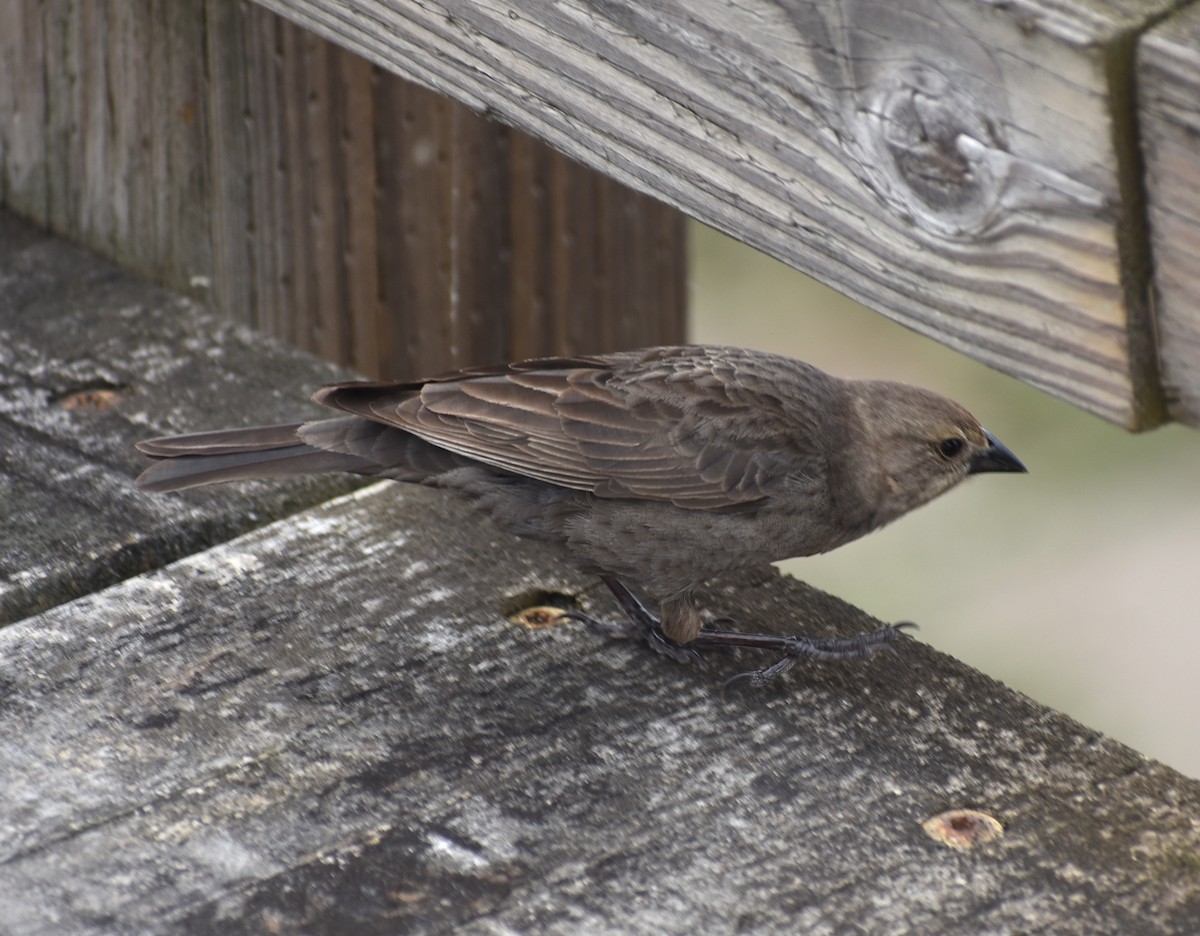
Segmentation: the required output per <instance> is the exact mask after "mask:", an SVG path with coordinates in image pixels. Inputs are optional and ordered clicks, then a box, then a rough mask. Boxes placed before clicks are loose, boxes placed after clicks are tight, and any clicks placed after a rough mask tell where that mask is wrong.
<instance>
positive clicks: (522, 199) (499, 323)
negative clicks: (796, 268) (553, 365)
mask: <svg viewBox="0 0 1200 936" xmlns="http://www.w3.org/2000/svg"><path fill="white" fill-rule="evenodd" d="M519 137H520V134H518V133H516V132H515V131H512V130H510V129H509V128H507V127H504V126H501V125H500V124H496V123H493V122H490V121H487V120H484V119H481V118H480V117H478V116H476V115H475V114H473V113H471V112H470V111H469V110H468V109H467V108H465V107H463V106H461V105H459V104H456V103H454V102H451V101H449V100H447V99H445V98H443V97H441V96H439V95H435V94H433V93H431V92H429V91H427V90H425V89H423V88H420V87H417V86H415V85H411V84H408V83H407V82H404V81H402V80H401V79H399V78H397V77H396V76H394V75H392V74H390V73H387V72H382V71H380V70H378V69H376V68H373V67H372V66H371V65H370V64H369V63H367V62H366V61H364V60H363V59H360V58H358V57H357V56H355V55H353V54H351V53H349V52H346V51H343V50H341V49H339V48H338V47H336V46H334V45H331V44H329V43H327V42H326V41H324V40H323V39H320V38H318V37H316V36H314V35H313V34H311V33H306V32H305V31H303V30H302V29H300V28H299V27H297V26H295V25H293V24H291V23H290V22H288V21H287V20H283V19H280V18H279V17H277V16H275V15H274V14H273V13H271V12H270V11H268V10H266V9H264V8H262V7H258V6H254V5H250V4H244V3H241V2H239V0H132V2H125V0H98V2H95V3H85V4H82V5H80V4H75V3H71V2H68V0H50V2H42V0H18V2H14V3H8V4H3V5H0V199H2V200H3V202H4V203H5V204H6V205H8V206H10V207H12V208H13V209H15V210H17V211H19V212H20V213H22V214H24V215H26V216H27V217H30V218H32V219H34V220H35V221H37V222H38V223H41V224H43V225H47V226H49V227H50V228H52V229H53V230H55V231H58V232H60V233H64V234H67V235H69V236H70V237H72V238H73V239H75V240H78V241H79V242H81V243H84V244H86V245H88V246H91V247H93V248H95V249H98V250H100V251H102V252H103V253H104V254H106V255H107V256H109V257H113V258H115V259H116V260H117V261H118V262H119V263H121V264H122V265H124V266H125V267H126V268H128V269H131V270H134V271H136V272H138V273H140V274H141V275H143V276H147V277H150V278H152V279H154V280H155V281H157V282H160V283H163V284H166V285H168V286H170V287H172V288H173V289H176V290H180V291H183V292H186V293H188V294H189V295H191V296H192V297H193V298H196V299H198V300H200V301H204V302H206V303H207V304H209V305H210V306H213V307H214V308H216V309H217V310H218V311H221V312H223V313H224V314H227V315H230V316H232V317H234V318H235V319H236V320H238V321H241V322H244V323H246V324H249V325H252V326H254V327H258V328H262V329H264V330H266V331H267V332H268V333H270V334H272V335H274V336H276V337H279V338H282V339H284V340H286V341H288V342H289V343H291V344H294V345H296V346H298V347H304V348H307V349H310V350H314V351H317V352H318V353H321V354H322V355H323V356H326V357H329V358H331V359H334V360H337V361H341V362H343V363H347V364H350V365H352V366H354V367H356V368H357V369H358V370H360V371H362V372H364V373H369V374H372V375H381V374H390V375H393V376H411V375H413V374H415V373H417V372H421V373H424V372H426V371H428V370H440V369H444V368H449V367H451V366H455V365H462V364H467V363H480V362H482V361H488V362H491V361H496V360H504V359H509V358H516V357H524V356H532V355H535V354H540V353H553V352H564V351H594V350H602V349H612V348H614V347H616V345H615V344H613V343H612V342H613V340H614V339H615V338H616V337H617V336H628V338H629V342H628V343H630V344H633V345H648V344H656V343H662V342H665V341H678V340H680V339H681V338H682V336H683V327H684V310H685V299H686V284H685V278H684V270H683V262H684V261H683V254H684V227H683V219H682V217H681V216H680V215H679V214H678V212H676V211H674V210H673V209H670V208H668V207H667V206H665V205H663V204H661V203H659V202H656V201H654V200H653V199H649V198H646V197H644V196H641V195H637V194H635V193H630V192H629V191H628V190H627V189H625V188H624V187H623V186H621V185H620V184H619V183H617V182H614V181H612V180H610V179H607V178H605V177H603V176H599V175H597V174H596V173H594V172H592V171H590V170H587V169H585V168H583V167H582V166H580V165H578V164H576V163H573V162H572V161H570V160H568V159H566V158H565V157H563V156H561V155H559V154H557V153H555V152H554V151H552V150H550V149H548V148H546V147H544V145H543V144H540V143H535V142H533V141H525V142H518V143H517V144H516V147H517V148H521V147H533V148H535V149H537V150H539V151H540V152H539V157H538V158H537V159H536V160H534V161H532V162H530V161H525V162H511V161H510V160H509V158H508V154H509V152H510V150H511V149H513V148H514V144H513V141H514V140H518V139H519ZM530 166H534V167H536V170H535V171H536V174H535V175H532V176H531V175H530V174H529V170H530ZM576 189H579V190H581V191H583V192H585V193H587V197H588V198H589V199H594V200H595V207H596V208H597V210H595V211H592V212H591V213H587V214H578V215H575V214H573V211H572V210H573V208H574V207H575V205H574V200H575V198H576V195H575V194H574V193H575V190H576ZM531 190H536V191H538V192H540V193H541V195H540V197H541V198H542V200H543V202H544V204H545V205H547V206H548V207H549V208H550V209H551V211H550V212H549V214H548V215H547V216H546V220H547V222H548V223H547V224H546V225H543V226H538V225H522V224H520V223H519V220H520V215H521V214H522V212H524V211H525V210H526V209H525V207H524V206H525V204H526V202H527V201H528V200H529V198H530V197H531ZM610 206H611V207H610ZM601 226H605V227H604V229H601ZM532 236H536V237H539V238H541V239H540V241H539V242H537V243H535V244H528V243H518V242H517V241H516V238H517V237H532ZM598 241H599V242H602V241H611V242H620V243H625V244H628V245H629V249H628V251H627V252H618V253H615V254H613V255H612V256H610V257H609V260H610V262H611V265H610V266H608V267H606V268H605V269H604V270H602V271H600V270H597V269H595V268H594V267H593V265H592V263H591V259H590V255H589V254H588V253H587V252H586V248H588V247H590V246H591V245H592V244H594V243H595V242H598ZM664 244H666V245H669V249H667V250H664V249H663V247H664ZM577 245H578V246H577ZM517 251H520V255H521V256H522V257H526V258H527V257H530V256H533V257H538V258H541V262H542V267H541V271H542V272H543V274H544V279H543V280H542V281H537V282H536V283H535V286H534V289H535V290H543V289H549V290H550V291H551V295H549V296H546V297H544V299H543V306H544V311H543V313H542V314H544V315H545V316H546V317H547V318H548V319H549V322H550V323H551V326H552V327H551V328H549V329H546V330H544V331H541V332H537V333H530V332H529V330H528V329H526V328H525V327H524V325H523V322H524V318H525V316H526V315H527V311H526V309H525V308H524V307H523V306H518V305H517V300H519V299H524V298H525V297H526V295H527V293H528V291H529V290H530V285H529V283H528V282H526V280H525V279H524V277H525V276H526V275H527V273H528V265H518V264H517V263H516V262H515V256H516V252H517ZM647 267H649V268H650V270H651V273H652V277H651V278H652V281H653V287H652V288H649V287H648V286H647V277H646V276H645V275H644V272H643V271H645V270H646V269H647ZM563 297H569V300H570V301H562V298H563ZM572 316H573V317H574V320H570V319H571V317H572Z"/></svg>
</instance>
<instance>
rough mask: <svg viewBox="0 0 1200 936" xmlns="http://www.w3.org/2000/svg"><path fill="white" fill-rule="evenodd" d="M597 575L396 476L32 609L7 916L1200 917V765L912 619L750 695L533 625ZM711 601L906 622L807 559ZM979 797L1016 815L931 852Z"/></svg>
mask: <svg viewBox="0 0 1200 936" xmlns="http://www.w3.org/2000/svg"><path fill="white" fill-rule="evenodd" d="M464 530H470V531H471V535H466V536H464V535H462V531H464ZM584 584H585V583H584V582H583V581H582V580H581V579H580V578H579V576H578V575H577V574H576V573H574V572H572V571H571V570H570V569H567V568H564V567H563V566H561V565H560V564H559V563H558V561H557V560H556V559H555V558H554V557H553V556H552V555H551V554H550V553H549V552H548V551H546V550H544V549H541V548H538V547H531V546H529V545H528V544H523V543H518V542H517V541H515V540H514V539H512V538H511V537H509V536H507V535H505V534H502V533H500V532H498V531H496V530H495V529H493V528H491V527H490V526H489V525H488V524H487V523H485V522H481V521H480V520H478V519H477V518H476V517H475V516H474V515H473V514H472V513H470V512H469V511H468V510H467V509H465V508H464V507H462V506H461V505H457V504H456V503H455V502H453V501H452V500H450V499H449V498H447V497H446V496H445V495H443V494H440V493H439V492H434V491H425V490H408V489H403V488H401V487H399V486H395V485H380V486H377V487H373V488H369V489H366V490H364V491H363V492H361V493H360V494H358V495H353V496H350V497H349V498H347V499H343V500H338V501H334V502H331V503H329V504H327V505H324V506H322V507H319V508H316V509H313V510H310V511H306V512H304V513H301V514H297V515H295V516H294V517H292V518H290V519H287V520H284V521H280V522H279V523H276V524H272V525H270V526H268V527H264V528H263V529H261V530H259V531H256V532H254V533H251V534H249V535H247V536H246V537H243V538H240V539H237V540H234V541H232V542H230V543H228V544H226V545H224V546H220V547H217V548H214V549H212V550H210V551H206V552H203V553H200V554H198V555H196V556H193V557H190V558H188V559H186V560H183V561H181V562H179V563H176V564H174V565H172V566H170V567H167V568H165V569H162V570H160V571H158V572H154V573H150V574H147V575H144V576H139V577H137V578H134V579H131V580H130V581H128V582H126V583H123V584H121V585H119V586H116V587H114V588H112V589H109V590H106V591H103V592H99V593H97V594H94V595H90V596H88V597H86V598H83V599H80V600H78V601H75V602H72V603H70V604H68V605H64V606H62V607H59V608H56V609H54V610H52V611H48V612H46V613H45V614H42V615H39V616H37V617H33V618H30V619H27V620H25V621H22V622H20V623H19V624H16V625H14V626H11V627H9V628H6V629H5V630H3V631H0V687H3V700H4V705H3V708H2V709H0V737H2V738H3V739H4V741H3V742H2V744H0V748H2V753H3V756H0V783H3V788H4V790H5V796H4V797H3V800H2V801H0V829H3V830H4V836H3V844H2V846H0V863H2V864H0V867H3V871H4V873H3V874H0V907H2V908H3V911H4V919H5V923H6V925H7V926H8V927H9V928H10V931H12V932H16V933H20V934H23V936H34V934H41V933H46V934H50V933H53V934H56V936H57V934H59V933H63V932H73V933H90V932H110V933H111V932H114V931H115V932H130V933H133V932H138V933H147V932H151V933H179V932H186V933H190V934H197V933H214V934H215V933H221V934H229V933H255V932H264V931H267V932H272V933H296V934H299V933H304V934H320V933H329V934H334V933H348V932H354V933H395V932H405V933H441V932H446V931H448V930H450V929H454V928H458V927H470V929H469V931H472V932H491V933H497V932H499V933H545V932H551V933H568V932H570V933H583V932H586V933H596V932H604V933H648V932H655V933H668V934H673V933H695V932H698V931H704V932H714V931H716V932H730V931H734V930H741V931H753V932H756V933H798V932H799V933H836V932H845V931H847V929H848V928H849V929H853V930H856V931H859V932H920V933H928V934H952V933H953V934H966V933H980V932H1053V933H1056V934H1087V936H1103V934H1122V936H1124V934H1128V933H1134V932H1136V933H1139V934H1146V936H1150V934H1166V933H1171V934H1190V933H1192V932H1194V924H1195V920H1196V919H1197V914H1200V878H1198V877H1197V874H1196V870H1195V861H1194V856H1195V855H1196V854H1197V852H1198V850H1200V832H1198V831H1197V829H1196V826H1195V823H1194V816H1195V815H1196V812H1197V810H1198V809H1200V784H1198V783H1197V782H1196V781H1192V780H1188V779H1186V778H1184V777H1182V776H1180V775H1179V774H1176V773H1175V772H1173V771H1171V770H1169V769H1167V768H1165V767H1163V766H1161V765H1158V764H1155V763H1152V762H1149V761H1146V760H1145V759H1144V758H1142V757H1140V756H1139V755H1137V754H1136V753H1135V752H1133V751H1130V750H1129V749H1127V748H1124V747H1122V746H1120V745H1118V744H1115V743H1113V742H1110V741H1106V740H1104V739H1103V738H1101V737H1099V736H1098V735H1097V734H1096V733H1095V732H1093V731H1091V730H1089V729H1087V728H1084V727H1083V726H1081V725H1078V724H1076V723H1074V722H1072V721H1071V720H1070V719H1067V718H1065V717H1063V716H1061V715H1057V714H1055V713H1053V712H1049V711H1047V710H1045V709H1042V708H1040V707H1038V706H1037V705H1035V704H1033V703H1032V702H1030V701H1029V700H1028V699H1026V698H1023V697H1021V696H1019V695H1018V694H1016V693H1013V692H1011V691H1009V690H1007V689H1005V688H1004V687H1003V686H1001V685H999V684H997V683H995V682H994V681H992V680H989V679H987V678H986V677H984V676H982V675H980V674H979V673H975V672H972V671H970V670H968V669H967V668H965V667H964V666H962V665H961V664H958V663H955V662H954V661H952V660H950V659H948V658H946V657H944V656H941V655H939V654H936V653H934V652H933V651H931V650H930V649H929V648H927V647H924V646H922V645H920V644H918V643H916V642H914V641H911V640H905V641H903V643H902V644H901V645H899V646H898V648H897V651H896V652H895V653H893V654H887V655H884V656H882V657H880V658H877V659H875V660H872V661H870V662H868V663H865V664H859V665H839V664H825V665H809V666H804V667H802V668H801V669H800V670H798V671H797V673H798V675H797V676H795V677H790V678H788V679H786V680H784V681H783V682H781V683H780V684H779V685H777V686H773V687H772V688H771V689H770V690H769V691H765V692H758V693H732V694H730V695H729V696H728V697H726V698H724V699H723V698H722V696H721V693H720V691H719V685H720V680H721V679H722V678H723V677H725V676H727V675H728V674H729V673H730V672H731V671H732V670H734V669H736V668H737V667H738V665H739V664H738V663H737V662H736V661H733V660H728V659H725V660H722V659H714V660H713V661H711V662H710V664H709V666H707V667H705V668H703V669H701V668H697V667H682V666H679V665H677V664H674V663H672V662H670V661H668V660H665V659H663V658H661V657H657V656H655V655H654V654H652V653H650V652H648V651H647V650H646V649H645V648H644V647H642V646H640V645H629V644H623V643H621V642H605V641H604V640H602V639H600V638H597V637H596V636H595V635H592V634H590V633H588V632H587V630H586V629H585V628H583V627H582V626H578V625H574V626H562V627H552V628H543V629H539V630H526V629H523V628H521V627H519V626H517V625H514V624H512V623H511V622H508V621H506V620H505V618H504V616H503V613H502V612H503V611H504V610H505V609H506V608H508V607H511V606H512V604H513V603H514V596H519V595H520V594H522V593H529V592H532V591H537V590H547V591H551V592H557V593H560V594H564V595H567V596H578V597H579V598H580V600H581V601H582V602H584V603H585V604H586V605H587V606H589V607H591V608H592V609H593V610H595V611H596V612H598V613H601V614H604V615H611V614H614V613H615V609H614V608H613V607H612V606H611V605H610V604H609V603H608V602H607V601H604V602H594V601H593V596H592V595H591V594H590V593H584V592H582V591H581V589H582V588H583V586H584ZM708 601H709V603H710V605H711V607H712V608H713V609H714V611H731V612H733V613H735V614H738V615H739V616H743V617H745V618H746V619H751V620H756V621H769V622H777V623H778V624H780V625H782V626H789V627H791V626H802V627H803V628H804V629H806V630H808V631H809V632H812V633H819V634H828V633H831V632H838V633H850V632H852V631H856V630H860V629H869V628H871V627H873V626H875V622H872V621H871V620H870V619H869V618H867V617H866V616H865V615H863V614H861V613H860V612H857V611H854V610H853V609H851V608H849V607H847V606H845V605H843V604H841V603H840V602H838V601H836V600H835V599H832V598H830V597H828V596H823V595H821V594H819V593H817V592H814V591H812V590H811V589H807V588H805V587H804V586H802V585H800V584H799V583H797V582H795V581H794V580H784V579H782V578H771V579H766V580H758V581H743V582H741V583H737V584H733V583H730V584H729V585H727V586H726V587H723V588H719V589H717V590H714V591H712V592H709V594H708ZM516 603H518V604H519V603H520V602H519V599H518V600H516ZM785 622H786V623H785ZM792 622H803V624H802V625H798V624H794V623H792ZM742 665H744V662H743V664H742ZM952 807H971V808H974V809H977V810H981V811H983V812H985V813H986V814H988V815H991V816H994V817H995V818H996V819H997V820H998V821H999V822H1000V824H1001V825H1002V826H1003V828H1004V836H1003V837H1002V838H1001V839H1000V840H999V841H998V842H995V843H993V844H991V845H987V846H982V847H979V848H976V849H973V850H968V851H965V852H964V851H959V850H955V849H952V848H949V847H947V846H946V845H944V844H941V843H940V842H935V841H933V840H931V839H930V838H929V837H928V836H927V835H926V834H925V832H924V831H923V830H922V823H923V822H924V821H925V820H927V819H928V818H929V817H931V816H933V815H935V814H938V813H941V812H942V811H944V810H946V809H948V808H952Z"/></svg>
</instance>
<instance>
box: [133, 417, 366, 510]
mask: <svg viewBox="0 0 1200 936" xmlns="http://www.w3.org/2000/svg"><path fill="white" fill-rule="evenodd" d="M338 421H340V420H338ZM302 426H303V424H300V423H296V424H292V425H286V426H260V427H255V428H251V429H221V430H217V431H215V432H198V433H195V434H192V435H181V436H164V437H162V438H158V439H148V440H146V441H144V442H139V443H138V444H137V447H138V449H139V450H141V451H142V452H143V453H145V454H146V455H150V456H152V457H154V458H157V459H159V460H158V461H156V462H155V463H154V464H153V465H151V466H150V467H149V468H147V469H146V470H145V471H143V472H142V473H141V475H140V476H139V477H138V479H137V481H136V482H135V484H136V485H137V487H138V489H139V490H142V491H147V492H150V493H155V494H162V493H166V492H168V491H183V490H186V489H187V488H193V487H201V486H203V485H206V484H220V483H222V482H225V481H250V480H254V479H261V478H281V477H286V476H289V475H298V474H320V473H324V472H332V471H351V472H357V473H360V474H372V473H374V472H375V471H377V470H378V469H379V465H378V464H377V463H375V462H373V461H370V460H368V459H366V458H363V457H361V456H359V455H355V454H352V453H349V452H337V451H330V450H327V449H322V448H317V447H315V446H312V445H307V444H306V443H305V442H303V441H301V439H300V435H299V433H300V430H301V428H302Z"/></svg>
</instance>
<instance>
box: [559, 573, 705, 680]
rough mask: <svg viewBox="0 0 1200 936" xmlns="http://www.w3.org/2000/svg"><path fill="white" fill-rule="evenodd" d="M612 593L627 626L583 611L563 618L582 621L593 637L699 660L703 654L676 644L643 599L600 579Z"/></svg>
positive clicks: (566, 613)
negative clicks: (635, 642)
mask: <svg viewBox="0 0 1200 936" xmlns="http://www.w3.org/2000/svg"><path fill="white" fill-rule="evenodd" d="M601 580H602V581H603V582H604V584H605V585H607V586H608V588H609V591H611V592H612V593H613V595H614V596H615V597H616V599H617V602H618V603H619V604H620V605H621V610H623V611H624V612H625V616H626V617H627V618H628V619H629V621H628V623H627V624H625V625H623V626H622V625H617V624H609V623H607V622H605V621H601V620H598V619H596V618H594V617H592V616H591V615H590V614H584V613H583V612H582V611H564V612H563V613H562V617H564V618H568V619H570V620H572V621H579V622H580V623H582V624H584V625H585V626H586V627H587V629H588V630H590V631H591V632H592V633H594V634H600V635H601V636H603V637H610V638H615V639H617V640H644V641H646V643H648V644H649V645H650V648H651V649H652V650H654V652H655V653H661V654H663V656H668V657H670V658H671V659H672V660H676V661H677V662H679V663H693V662H698V661H699V660H700V654H699V653H697V652H696V651H695V650H694V649H693V648H692V647H691V646H684V645H683V644H678V643H676V642H675V641H673V640H672V639H671V638H670V637H668V636H667V635H666V634H664V633H663V629H662V622H661V621H659V619H658V616H657V615H656V614H655V613H654V612H653V611H651V610H650V609H649V608H647V607H646V606H645V605H644V604H642V602H641V600H640V599H639V598H638V597H637V595H635V594H634V593H633V592H631V591H630V590H629V589H628V588H626V587H625V586H624V585H622V584H621V583H620V582H619V581H618V580H617V579H615V578H613V577H611V576H607V575H605V576H601Z"/></svg>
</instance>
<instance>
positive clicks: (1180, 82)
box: [1138, 5, 1200, 426]
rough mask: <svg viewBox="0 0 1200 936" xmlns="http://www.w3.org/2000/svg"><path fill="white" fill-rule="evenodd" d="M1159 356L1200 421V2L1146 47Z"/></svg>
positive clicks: (1145, 126) (1173, 401) (1143, 66)
mask: <svg viewBox="0 0 1200 936" xmlns="http://www.w3.org/2000/svg"><path fill="white" fill-rule="evenodd" d="M1138 104H1139V127H1140V132H1141V141H1142V150H1143V154H1144V156H1145V160H1146V189H1147V195H1148V198H1149V215H1150V234H1151V240H1152V243H1153V247H1154V287H1155V292H1156V298H1157V304H1156V308H1155V319H1156V324H1157V326H1158V343H1159V357H1160V360H1161V363H1162V380H1163V386H1164V388H1165V390H1166V393H1167V400H1168V404H1169V405H1170V408H1171V414H1172V415H1173V416H1174V417H1175V418H1176V419H1179V420H1181V421H1183V422H1187V423H1190V424H1191V425H1193V426H1200V7H1197V6H1195V5H1192V6H1190V7H1188V8H1187V9H1183V10H1180V11H1179V12H1178V13H1175V14H1174V15H1173V16H1171V17H1170V18H1169V19H1167V20H1166V21H1165V22H1163V23H1162V24H1161V25H1159V26H1158V27H1156V28H1155V29H1154V30H1153V31H1151V32H1150V33H1149V34H1148V35H1147V36H1146V37H1145V39H1144V40H1143V41H1142V42H1141V43H1140V45H1139V47H1138Z"/></svg>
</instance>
